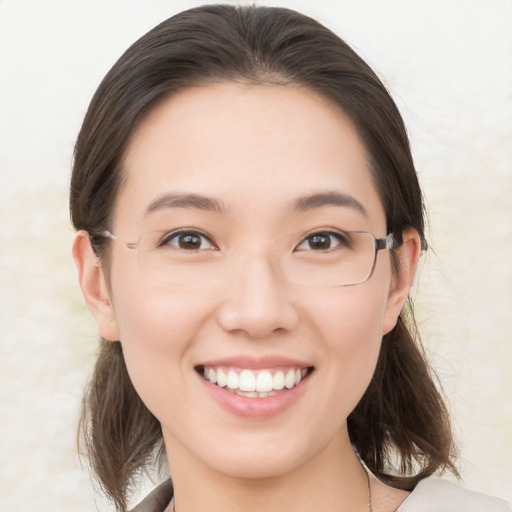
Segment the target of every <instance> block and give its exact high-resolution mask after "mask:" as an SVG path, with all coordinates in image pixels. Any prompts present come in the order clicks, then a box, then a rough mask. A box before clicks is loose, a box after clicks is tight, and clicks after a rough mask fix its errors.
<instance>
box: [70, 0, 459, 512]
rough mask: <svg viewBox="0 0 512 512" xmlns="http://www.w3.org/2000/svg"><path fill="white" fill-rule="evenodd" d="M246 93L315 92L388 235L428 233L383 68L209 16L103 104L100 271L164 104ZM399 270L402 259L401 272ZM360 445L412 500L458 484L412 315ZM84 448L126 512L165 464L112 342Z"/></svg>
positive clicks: (80, 204)
mask: <svg viewBox="0 0 512 512" xmlns="http://www.w3.org/2000/svg"><path fill="white" fill-rule="evenodd" d="M230 80H245V81H251V82H256V83H262V82H268V81H271V82H286V83H296V84H301V85H303V86H306V87H308V88H310V89H311V90H314V91H316V92H318V93H320V94H321V95H323V96H324V97H326V98H328V99H330V100H331V101H332V102H334V103H335V104H336V105H338V106H340V107H341V108H342V109H343V110H344V111H345V112H346V113H347V114H348V115H349V116H350V117H351V118H352V120H353V122H354V123H355V126H356V127H357V129H358V131H359V134H360V136H361V138H362V140H363V142H364V144H365V146H366V149H367V152H368V158H369V162H370V167H371V171H372V173H373V177H374V181H375V184H376V187H377V190H378V191H379V193H380V197H381V200H382V202H383V205H384V208H385V212H386V220H387V229H388V232H393V233H396V234H398V235H399V236H400V234H401V233H402V232H403V230H404V229H406V228H409V227H412V228H414V229H416V230H417V232H418V233H419V235H420V238H421V240H422V243H423V244H425V236H424V217H423V215H424V211H423V201H422V196H421V191H420V188H419V184H418V180H417V176H416V172H415V169H414V164H413V161H412V156H411V152H410V148H409V142H408V138H407V134H406V131H405V127H404V124H403V121H402V118H401V116H400V114H399V112H398V110H397V108H396V106H395V104H394V102H393V100H392V99H391V97H390V95H389V93H388V92H387V90H386V88H385V87H384V86H383V84H382V83H381V82H380V80H379V79H378V78H377V76H376V75H375V73H374V72H373V71H372V70H371V69H370V68H369V66H368V65H367V64H366V63H365V62H364V61H363V60H362V59H361V58H360V57H359V56H358V55H357V54H356V53H355V52H354V51H353V50H352V49H351V48H350V47H349V46H348V45H347V44H346V43H345V42H344V41H343V40H341V39H340V38H339V37H338V36H336V35H335V34H333V33H332V32H331V31H330V30H328V29H327V28H325V27H324V26H322V25H321V24H319V23H318V22H316V21H315V20H313V19H311V18H308V17H306V16H304V15H301V14H299V13H297V12H294V11H292V10H288V9H281V8H267V7H255V6H252V7H234V6H227V5H214V6H204V7H199V8H194V9H190V10H188V11H185V12H182V13H180V14H178V15H176V16H174V17H172V18H170V19H168V20H166V21H164V22H163V23H161V24H160V25H158V26H157V27H155V28H154V29H153V30H151V31H150V32H148V33H147V34H146V35H144V36H143V37H142V38H140V39H139V40H138V41H137V42H135V43H134V44H133V45H132V46H131V47H130V48H129V49H128V50H127V51H126V52H125V53H124V55H123V56H122V57H121V58H120V59H119V60H118V61H117V62H116V64H115V65H114V66H113V67H112V69H111V70H110V71H109V73H108V74H107V75H106V77H105V78H104V80H103V81H102V83H101V84H100V86H99V88H98V90H97V91H96V93H95V95H94V97H93V99H92V101H91V104H90V106H89V109H88V111H87V115H86V117H85V120H84V123H83V126H82V129H81V131H80V134H79V137H78V140H77V143H76V147H75V160H74V168H73V174H72V179H71V194H70V206H71V215H72V220H73V224H74V226H75V228H76V229H83V230H86V231H87V232H88V233H89V234H90V235H91V239H92V241H93V245H94V249H95V251H96V252H97V254H98V256H99V257H100V258H104V257H105V255H106V249H107V248H108V240H105V239H104V238H102V237H96V238H95V235H98V234H99V233H101V232H102V231H103V230H107V229H110V222H111V216H112V212H113V209H114V205H115V200H116V196H117V192H118V190H119V187H120V186H121V182H122V159H123V155H124V153H125V150H126V148H127V145H128V144H129V141H130V136H131V134H132V133H133V131H134V128H135V127H136V126H137V123H138V122H139V121H140V120H141V119H142V117H143V116H145V115H146V114H147V113H148V112H149V110H150V109H152V108H154V107H155V105H156V104H157V103H158V102H159V101H160V100H162V99H163V98H166V97H168V96H169V95H171V94H175V93H176V92H178V91H180V90H183V89H185V88H187V87H191V86H193V85H198V84H208V83H212V82H218V81H230ZM395 264H396V259H395ZM348 428H349V434H350V438H351V440H352V443H353V445H354V447H355V449H356V450H357V452H358V453H359V454H360V456H361V458H362V460H363V461H364V462H365V464H366V465H367V466H368V467H369V468H370V470H371V471H372V472H373V473H375V474H376V475H377V476H378V477H379V478H380V479H382V480H383V481H386V482H389V483H391V484H392V485H394V486H396V487H400V488H403V489H409V490H410V489H412V488H413V487H414V486H415V484H416V483H417V482H418V481H419V480H420V479H422V478H424V477H426V476H428V475H431V474H433V473H435V472H440V471H442V470H443V469H446V468H449V469H451V470H452V471H453V472H455V473H456V472H457V471H456V469H455V467H454V464H453V462H452V460H453V440H452V433H451V429H450V422H449V416H448V413H447V409H446V406H445V404H444V402H443V399H442V397H441V395H440V393H439V391H438V389H437V387H436V385H435V383H434V381H433V378H432V374H431V370H430V368H429V366H428V363H427V361H426V359H425V357H424V354H423V351H422V349H421V345H420V343H419V340H418V337H417V334H416V332H415V323H414V318H413V315H412V304H411V303H410V301H409V303H408V307H407V308H406V310H405V311H404V312H403V313H402V315H401V316H400V318H399V321H398V323H397V325H396V327H395V328H394V329H393V330H392V331H391V332H390V333H389V334H387V335H386V336H384V338H383V341H382V349H381V352H380V355H379V360H378V363H377V368H376V371H375V374H374V376H373V379H372V381H371V383H370V386H369V387H368V389H367V391H366V393H365V395H364V396H363V398H362V399H361V401H360V403H359V404H358V405H357V407H356V408H355V410H354V411H353V412H352V413H351V414H350V416H349V418H348ZM80 435H81V439H82V442H83V443H84V446H85V448H86V451H87V452H88V455H89V459H90V464H91V467H92V469H93V472H94V473H95V474H96V475H97V478H98V479H99V481H100V483H101V485H102V486H103V488H104V490H105V491H106V492H107V494H108V495H109V496H111V498H112V499H113V500H114V502H115V504H116V507H117V509H118V510H124V509H125V507H126V500H127V496H128V494H129V490H130V485H131V482H132V481H133V477H134V475H135V474H137V472H139V471H140V470H142V469H144V468H145V467H146V466H147V464H148V463H149V462H150V461H151V460H152V457H154V456H155V453H156V454H157V459H158V458H163V451H162V450H161V448H162V435H161V430H160V424H159V422H158V420H157V419H156V418H155V417H154V416H153V415H152V414H151V413H150V412H149V410H148V409H147V408H146V407H145V405H144V404H143V403H142V401H141V400H140V398H139V397H138V395H137V393H136V391H135V389H134V388H133V386H132V384H131V382H130V379H129V376H128V373H127V371H126V366H125V362H124V358H123V352H122V347H121V344H120V342H106V341H102V342H101V347H100V353H99V356H98V360H97V363H96V367H95V370H94V374H93V376H92V379H91V381H90V385H89V387H88V389H87V391H86V394H85V397H84V402H83V412H82V418H81V422H80Z"/></svg>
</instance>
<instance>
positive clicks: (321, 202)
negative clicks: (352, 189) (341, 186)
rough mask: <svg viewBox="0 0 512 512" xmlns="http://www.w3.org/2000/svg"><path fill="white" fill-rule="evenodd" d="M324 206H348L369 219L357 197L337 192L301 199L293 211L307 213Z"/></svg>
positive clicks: (295, 204) (295, 203)
mask: <svg viewBox="0 0 512 512" xmlns="http://www.w3.org/2000/svg"><path fill="white" fill-rule="evenodd" d="M322 206H347V207H349V208H354V209H355V210H357V211H358V212H360V213H362V214H363V215H364V216H365V217H368V212H367V211H366V209H365V207H364V206H363V205H362V204H361V203H360V202H359V201H358V200H357V199H356V198H355V197H353V196H351V195H349V194H343V193H342V192H336V191H327V192H320V193H317V194H312V195H309V196H304V197H300V198H298V199H297V200H296V201H294V202H293V205H292V207H293V209H294V210H295V211H298V212H305V211H308V210H313V209H314V208H321V207H322Z"/></svg>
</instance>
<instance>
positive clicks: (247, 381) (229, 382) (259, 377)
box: [203, 366, 307, 393]
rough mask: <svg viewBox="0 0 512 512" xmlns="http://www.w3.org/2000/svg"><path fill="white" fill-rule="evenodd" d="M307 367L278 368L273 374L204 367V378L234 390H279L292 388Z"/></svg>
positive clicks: (265, 391) (264, 371)
mask: <svg viewBox="0 0 512 512" xmlns="http://www.w3.org/2000/svg"><path fill="white" fill-rule="evenodd" d="M306 373H307V369H306V368H290V369H289V370H284V371H283V370H278V371H277V372H275V373H274V375H272V373H271V371H270V370H259V371H258V372H254V371H253V370H247V369H244V370H241V371H240V370H238V371H237V370H234V369H229V370H228V369H223V368H213V367H211V366H205V367H204V373H203V375H204V378H205V379H207V380H209V381H210V382H212V383H213V384H217V386H219V387H221V388H223V387H227V388H228V389H232V390H239V391H247V392H253V391H254V392H258V393H268V392H271V391H272V390H276V391H279V390H281V389H284V388H287V389H292V388H293V387H295V386H296V385H297V384H299V382H300V381H301V380H302V379H303V378H304V377H305V376H306Z"/></svg>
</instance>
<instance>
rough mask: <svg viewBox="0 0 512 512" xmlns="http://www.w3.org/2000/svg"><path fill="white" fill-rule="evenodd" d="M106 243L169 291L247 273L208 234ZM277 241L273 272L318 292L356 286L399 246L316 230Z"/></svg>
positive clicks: (389, 240)
mask: <svg viewBox="0 0 512 512" xmlns="http://www.w3.org/2000/svg"><path fill="white" fill-rule="evenodd" d="M100 236H102V237H105V238H109V239H111V240H113V241H114V242H116V243H119V244H121V245H122V246H124V247H126V248H127V249H130V250H133V251H135V252H137V253H138V260H139V266H140V270H141V273H142V274H143V275H144V277H145V278H147V279H149V280H151V281H153V282H156V283H160V284H162V285H168V286H175V285H180V286H196V285H206V284H214V283H221V282H224V283H226V282H229V280H232V279H233V278H235V276H236V273H237V272H241V271H244V270H246V269H245V268H244V266H243V259H242V258H240V255H239V254H236V253H237V251H236V250H232V249H226V250H223V249H220V248H219V247H218V246H216V245H215V243H214V242H213V241H212V240H211V238H209V237H208V236H207V235H206V234H204V233H202V232H200V231H197V230H193V229H181V230H178V231H173V232H168V231H151V232H147V233H143V234H142V235H141V236H140V238H139V240H138V241H137V242H126V241H124V240H122V239H120V238H118V237H117V236H115V235H113V234H112V233H110V232H109V231H103V232H102V233H101V235H100ZM282 238H283V237H279V238H278V239H276V240H275V241H274V242H275V243H274V244H273V246H272V247H271V248H270V250H269V251H267V252H268V253H269V256H270V260H269V261H271V268H272V269H274V271H275V272H277V273H278V275H281V276H283V277H284V278H285V279H287V280H288V281H290V282H293V283H297V284H304V285H317V286H354V285H357V284H361V283H364V282H365V281H367V280H368V279H370V277H371V276H372V274H373V271H374V269H375V265H376V262H377V254H378V252H379V251H382V250H390V249H395V248H396V247H397V246H398V245H399V244H398V243H397V242H396V240H395V238H394V236H393V234H392V233H390V234H388V235H387V236H385V237H383V238H376V237H375V236H374V235H373V234H372V233H369V232H367V231H338V230H336V231H331V230H319V231H315V232H314V233H310V234H308V235H307V236H305V237H304V238H303V239H302V240H301V241H300V243H299V244H298V245H295V246H294V247H293V248H292V249H291V250H289V249H288V250H286V247H285V246H284V245H283V244H281V243H280V239H282Z"/></svg>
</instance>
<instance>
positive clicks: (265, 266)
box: [218, 256, 298, 338]
mask: <svg viewBox="0 0 512 512" xmlns="http://www.w3.org/2000/svg"><path fill="white" fill-rule="evenodd" d="M231 270H232V272H230V276H229V281H227V282H226V283H225V292H224V296H223V300H222V303H221V305H220V307H219V310H218V322H219V324H220V326H221V327H222V328H223V329H224V330H226V331H229V332H234V331H243V332H245V333H246V334H247V335H249V336H250V337H252V338H264V337H267V336H270V335H271V334H273V333H276V332H279V331H291V330H293V329H294V328H295V326H296V324H297V321H298V314H297V311H296V308H295V307H294V305H293V301H292V300H291V294H290V289H289V285H288V283H287V282H286V280H285V279H284V277H283V275H282V272H281V271H280V268H279V265H278V264H277V263H276V262H272V261H270V260H268V259H265V258H262V257H256V256H255V257H252V258H251V259H250V261H247V260H245V261H244V262H239V263H238V264H236V265H235V268H232V269H231Z"/></svg>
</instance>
